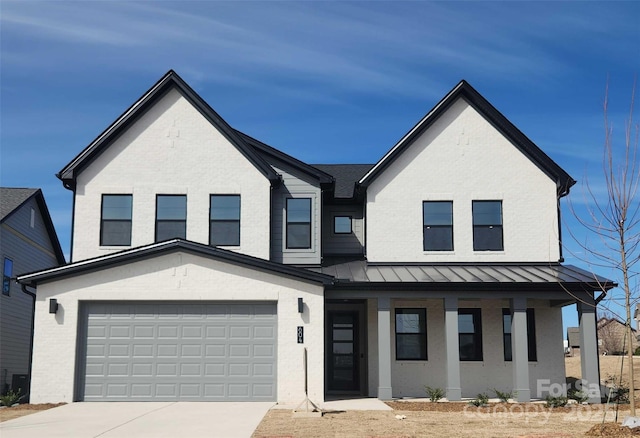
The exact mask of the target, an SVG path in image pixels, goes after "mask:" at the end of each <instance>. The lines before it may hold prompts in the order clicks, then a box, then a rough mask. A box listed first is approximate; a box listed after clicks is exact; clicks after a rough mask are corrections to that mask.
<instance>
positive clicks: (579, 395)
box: [567, 388, 589, 403]
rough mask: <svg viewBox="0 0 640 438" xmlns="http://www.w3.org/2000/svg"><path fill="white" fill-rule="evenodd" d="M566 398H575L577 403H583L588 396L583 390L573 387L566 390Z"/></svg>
mask: <svg viewBox="0 0 640 438" xmlns="http://www.w3.org/2000/svg"><path fill="white" fill-rule="evenodd" d="M567 398H569V399H571V400H575V401H577V402H578V403H584V402H586V401H587V400H589V396H588V395H587V394H586V393H584V392H583V391H577V390H575V389H573V388H571V389H569V390H568V391H567Z"/></svg>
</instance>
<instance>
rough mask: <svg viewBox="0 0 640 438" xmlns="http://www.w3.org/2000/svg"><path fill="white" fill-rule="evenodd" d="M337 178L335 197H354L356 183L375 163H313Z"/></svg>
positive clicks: (317, 167)
mask: <svg viewBox="0 0 640 438" xmlns="http://www.w3.org/2000/svg"><path fill="white" fill-rule="evenodd" d="M312 166H313V167H315V168H316V169H318V170H321V171H323V172H324V173H328V174H329V175H331V176H333V177H334V178H335V180H336V183H335V191H334V197H335V198H353V196H354V188H355V186H356V183H357V182H358V181H360V179H361V178H362V177H363V176H364V175H365V174H366V173H367V172H368V171H369V170H371V168H372V167H373V164H312Z"/></svg>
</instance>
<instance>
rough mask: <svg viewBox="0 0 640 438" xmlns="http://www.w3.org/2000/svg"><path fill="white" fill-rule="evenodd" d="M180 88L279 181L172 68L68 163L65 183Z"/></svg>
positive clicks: (61, 175) (60, 175)
mask: <svg viewBox="0 0 640 438" xmlns="http://www.w3.org/2000/svg"><path fill="white" fill-rule="evenodd" d="M173 88H175V89H177V90H178V91H179V92H180V94H182V96H183V97H184V98H185V99H187V100H188V101H189V103H191V104H192V105H193V106H194V107H195V108H196V109H197V110H198V111H199V112H200V114H202V115H203V116H204V118H205V119H207V120H208V121H209V122H210V123H211V124H212V125H213V126H215V127H216V129H218V130H219V131H220V132H221V133H222V135H224V136H225V137H226V138H227V140H229V142H230V143H231V144H232V145H234V146H235V147H236V148H237V149H238V151H240V153H242V154H243V155H244V156H245V157H246V158H247V159H248V160H249V161H250V162H251V163H253V165H254V166H255V167H256V168H257V169H258V170H259V171H260V172H261V173H262V174H263V175H264V176H265V177H267V178H268V179H269V180H270V181H271V182H272V183H273V184H278V183H279V181H280V178H279V176H278V174H277V173H276V172H275V171H274V170H273V169H272V168H271V166H269V164H268V163H267V162H266V161H265V160H264V159H263V158H262V157H261V156H260V155H258V154H257V153H256V151H255V150H254V149H253V148H251V147H249V145H248V144H247V143H246V142H245V141H244V139H243V138H242V137H241V136H240V135H238V133H237V132H236V131H235V130H234V129H233V128H231V126H229V124H228V123H227V122H225V121H224V119H223V118H222V117H220V115H218V113H216V112H215V111H214V110H213V108H211V107H210V106H209V104H208V103H207V102H205V101H204V100H203V99H202V98H201V97H200V96H199V95H198V94H197V93H196V92H195V91H194V90H193V89H192V88H191V87H190V86H189V85H187V83H186V82H185V81H184V80H183V79H182V78H181V77H180V76H178V74H177V73H176V72H174V71H173V70H169V71H168V72H167V73H166V74H165V75H164V76H163V77H162V78H161V79H160V80H159V81H158V82H156V84H155V85H153V86H152V87H151V88H150V89H149V90H148V91H147V92H146V93H144V94H143V95H142V97H140V98H139V99H138V100H137V101H136V102H135V103H134V104H133V105H131V106H130V107H129V109H127V110H126V111H125V112H124V113H122V115H121V116H120V117H118V118H117V119H116V120H115V121H114V122H113V123H112V124H111V125H110V126H109V127H108V128H107V129H105V130H104V131H103V132H102V133H101V134H100V135H99V136H98V137H97V138H96V139H95V140H93V141H92V142H91V143H90V144H89V145H88V146H87V147H86V148H85V149H84V150H83V151H82V152H80V154H78V155H77V156H76V157H75V158H74V159H73V160H72V161H71V162H70V163H69V164H67V165H66V166H65V167H64V168H63V169H62V170H61V171H60V172H58V173H57V174H56V176H57V177H58V178H59V179H61V180H62V182H63V183H64V186H65V187H67V188H70V189H73V188H74V187H75V181H76V178H77V176H78V174H79V173H80V172H82V170H83V169H84V168H85V167H86V166H88V165H89V164H90V163H91V162H92V161H93V160H95V159H96V158H97V157H98V156H99V155H100V154H101V153H102V152H103V151H104V150H105V149H106V148H108V147H109V145H110V144H111V143H112V141H113V140H115V139H116V138H117V137H118V136H120V135H121V134H122V133H123V132H124V131H125V130H126V129H127V128H128V127H129V126H131V124H133V123H134V122H135V121H136V120H138V119H139V118H140V116H141V115H142V114H144V113H145V112H146V111H147V110H148V109H149V108H150V107H152V106H153V105H154V104H155V103H156V102H157V101H158V100H159V99H160V98H162V97H163V96H164V95H165V94H166V93H167V92H168V91H169V90H171V89H173Z"/></svg>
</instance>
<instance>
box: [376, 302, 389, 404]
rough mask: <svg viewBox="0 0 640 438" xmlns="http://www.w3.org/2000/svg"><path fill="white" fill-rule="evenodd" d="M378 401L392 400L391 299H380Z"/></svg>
mask: <svg viewBox="0 0 640 438" xmlns="http://www.w3.org/2000/svg"><path fill="white" fill-rule="evenodd" d="M378 399H380V400H391V399H392V390H391V299H390V298H389V297H379V298H378Z"/></svg>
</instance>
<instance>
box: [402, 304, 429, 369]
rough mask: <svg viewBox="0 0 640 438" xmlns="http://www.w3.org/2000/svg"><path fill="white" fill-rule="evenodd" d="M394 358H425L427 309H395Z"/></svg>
mask: <svg viewBox="0 0 640 438" xmlns="http://www.w3.org/2000/svg"><path fill="white" fill-rule="evenodd" d="M396 360H427V309H396Z"/></svg>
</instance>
